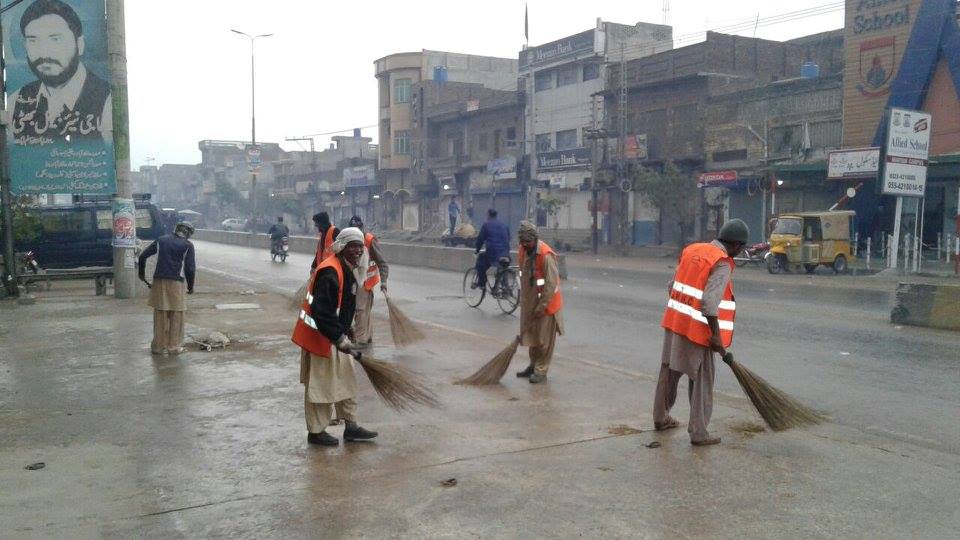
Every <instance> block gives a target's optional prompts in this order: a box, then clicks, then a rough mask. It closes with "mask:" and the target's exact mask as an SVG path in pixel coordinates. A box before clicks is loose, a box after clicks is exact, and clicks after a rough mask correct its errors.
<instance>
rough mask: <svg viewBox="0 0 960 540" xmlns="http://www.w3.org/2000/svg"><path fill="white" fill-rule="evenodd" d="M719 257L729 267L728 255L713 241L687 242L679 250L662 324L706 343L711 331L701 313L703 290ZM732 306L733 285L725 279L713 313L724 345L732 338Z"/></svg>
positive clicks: (695, 341) (677, 332) (734, 307)
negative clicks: (726, 282) (715, 311)
mask: <svg viewBox="0 0 960 540" xmlns="http://www.w3.org/2000/svg"><path fill="white" fill-rule="evenodd" d="M721 261H723V262H726V263H727V264H729V265H730V268H731V271H732V269H733V261H732V260H731V259H730V256H729V255H728V254H727V253H726V251H725V250H723V249H721V248H719V247H717V246H715V245H712V244H704V243H700V244H691V245H690V246H687V248H686V249H684V250H683V254H682V255H681V256H680V264H679V265H678V266H677V272H676V274H675V275H674V278H673V286H672V287H671V290H670V298H669V299H668V300H667V305H666V309H665V310H664V314H663V322H662V326H663V327H664V328H666V329H667V330H670V331H672V332H674V333H676V334H679V335H681V336H684V337H686V338H687V339H689V340H690V341H692V342H693V343H696V344H698V345H701V346H704V347H706V346H709V343H710V335H711V332H710V326H709V323H708V321H707V317H706V316H705V315H704V314H703V294H704V292H703V291H704V288H705V287H706V285H707V282H708V281H709V279H710V272H711V271H712V270H713V268H714V267H715V266H716V265H717V263H719V262H721ZM736 309H737V304H736V302H735V301H734V299H733V285H732V283H728V284H727V286H726V288H725V290H724V292H723V298H722V300H721V301H720V304H719V310H718V313H717V326H718V328H719V330H720V340H721V342H722V343H723V346H724V347H729V346H730V344H731V343H732V342H733V322H734V319H735V316H736Z"/></svg>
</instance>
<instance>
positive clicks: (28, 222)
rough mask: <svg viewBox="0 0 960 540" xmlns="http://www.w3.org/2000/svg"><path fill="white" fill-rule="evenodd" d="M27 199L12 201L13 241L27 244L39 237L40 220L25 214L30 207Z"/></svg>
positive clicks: (0, 222) (1, 230)
mask: <svg viewBox="0 0 960 540" xmlns="http://www.w3.org/2000/svg"><path fill="white" fill-rule="evenodd" d="M30 203H31V201H30V199H29V198H28V197H19V198H17V199H14V201H13V239H14V241H15V242H29V241H30V240H35V239H36V238H37V237H38V236H40V232H41V227H40V219H39V218H38V217H37V216H36V215H34V214H29V213H27V208H28V207H29V206H30ZM2 216H3V214H2V211H0V238H3V236H2V233H3V220H2Z"/></svg>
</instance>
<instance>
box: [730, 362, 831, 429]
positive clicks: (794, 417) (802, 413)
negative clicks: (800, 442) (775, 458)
mask: <svg viewBox="0 0 960 540" xmlns="http://www.w3.org/2000/svg"><path fill="white" fill-rule="evenodd" d="M723 360H724V361H725V362H726V363H727V365H729V366H730V369H731V370H733V374H734V376H735V377H736V378H737V382H739V383H740V388H742V389H743V393H744V394H746V395H747V397H748V398H750V402H751V403H752V404H753V406H754V408H755V409H757V412H758V413H760V417H761V418H763V421H764V422H765V423H766V424H767V426H769V427H770V429H772V430H773V431H783V430H785V429H790V428H792V427H799V426H804V425H813V424H819V423H821V422H823V421H824V420H826V417H825V416H824V415H823V414H821V413H819V412H817V411H815V410H813V409H811V408H809V407H807V406H806V405H803V404H802V403H800V402H799V401H797V400H795V399H794V398H792V397H790V396H789V395H788V394H786V393H785V392H783V391H782V390H779V389H777V388H775V387H774V386H772V385H771V384H770V383H768V382H767V381H765V380H764V379H763V378H762V377H760V376H759V375H757V374H756V373H754V372H752V371H750V370H749V369H747V368H746V367H744V366H743V365H742V364H740V363H738V362H736V361H734V359H733V355H732V354H729V353H727V356H725V357H724V359H723Z"/></svg>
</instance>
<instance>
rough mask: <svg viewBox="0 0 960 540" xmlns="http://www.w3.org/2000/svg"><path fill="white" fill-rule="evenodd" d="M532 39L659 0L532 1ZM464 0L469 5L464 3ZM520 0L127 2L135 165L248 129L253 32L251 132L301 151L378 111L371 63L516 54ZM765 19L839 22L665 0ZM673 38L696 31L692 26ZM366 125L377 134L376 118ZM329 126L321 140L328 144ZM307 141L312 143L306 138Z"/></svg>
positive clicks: (712, 18) (738, 2)
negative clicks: (434, 53) (397, 56)
mask: <svg viewBox="0 0 960 540" xmlns="http://www.w3.org/2000/svg"><path fill="white" fill-rule="evenodd" d="M528 4H529V10H530V44H531V45H537V44H540V43H545V42H548V41H553V40H555V39H559V38H561V37H564V36H567V35H570V34H574V33H577V32H581V31H583V30H587V29H589V28H592V27H593V26H594V24H595V21H596V18H597V17H601V18H603V19H604V20H607V21H613V22H619V23H624V24H635V23H637V22H639V21H644V22H651V23H661V22H662V21H663V11H662V8H663V2H662V0H634V1H627V0H591V1H576V2H575V1H568V0H531V1H530V2H528ZM467 6H471V7H469V8H468V7H467ZM818 7H822V8H823V9H821V10H820V11H827V13H825V14H821V15H816V16H805V17H802V18H799V19H796V20H792V21H788V22H783V23H779V24H769V25H763V24H762V23H763V20H764V19H765V18H768V17H772V16H776V15H779V14H783V13H792V12H797V11H801V10H806V9H811V8H818ZM523 10H524V2H523V1H522V0H486V1H484V2H481V3H476V2H469V3H467V2H459V1H456V0H430V1H428V0H404V1H392V2H388V1H381V0H365V1H364V0H360V1H346V2H344V1H337V2H333V1H326V0H256V1H254V0H165V1H162V2H161V1H157V0H127V1H126V15H127V60H128V71H129V79H128V83H129V92H130V128H131V144H132V156H131V158H132V165H133V167H139V166H140V165H144V164H146V160H145V158H147V157H153V158H155V159H156V164H161V163H197V162H199V161H200V152H199V150H198V149H197V142H198V141H200V140H201V139H230V140H249V138H250V48H249V40H247V39H246V38H244V37H243V36H239V35H237V34H234V33H232V32H230V29H231V28H236V29H238V30H241V31H244V32H247V33H251V34H265V33H271V32H272V33H273V34H274V36H273V37H269V38H262V39H258V40H257V45H256V50H257V54H256V58H257V69H256V73H257V140H259V141H263V142H280V143H281V144H282V145H283V146H284V147H285V148H287V149H288V150H292V149H297V148H298V146H297V144H296V143H287V142H284V141H283V139H284V138H287V137H295V136H301V135H305V134H313V133H324V132H329V131H335V130H343V129H349V128H353V127H361V126H370V125H373V124H375V123H376V121H377V116H376V115H377V94H376V90H377V87H376V81H375V79H374V76H373V61H374V60H376V59H377V58H380V57H382V56H386V55H388V54H392V53H395V52H403V51H418V50H421V49H432V50H441V51H453V52H462V53H471V54H481V55H490V56H503V57H511V58H516V57H517V53H518V51H519V50H520V49H521V47H522V45H523V42H524V37H523ZM758 16H759V17H760V20H761V26H760V27H759V28H757V29H756V36H757V37H762V38H767V39H776V40H784V39H790V38H794V37H798V36H803V35H807V34H812V33H816V32H821V31H826V30H833V29H836V28H840V27H841V26H842V25H843V2H840V1H832V2H831V1H829V0H794V1H792V2H789V3H788V2H770V1H769V0H733V1H730V2H717V1H715V0H671V2H670V17H669V24H670V25H672V26H673V35H674V38H675V39H676V38H680V37H681V36H689V35H690V34H696V33H698V32H703V31H704V30H705V29H707V28H709V29H718V28H720V27H723V26H728V25H731V24H737V23H747V24H746V26H747V27H748V28H744V29H743V30H739V31H736V32H732V33H736V34H740V35H746V36H752V35H754V29H753V27H752V25H750V24H749V22H750V21H752V20H755V19H756V18H757V17H758ZM686 39H687V41H684V42H683V43H677V46H682V45H688V44H692V43H695V42H697V41H702V40H703V35H702V34H700V35H699V36H694V37H693V38H692V39H691V38H689V37H687V38H686ZM363 133H364V135H365V136H371V137H374V138H376V130H375V129H372V128H371V129H365V130H364V132H363ZM328 143H329V137H323V138H318V139H317V145H318V146H317V148H318V149H321V148H324V147H325V146H326V145H327V144H328ZM303 144H304V147H306V143H303Z"/></svg>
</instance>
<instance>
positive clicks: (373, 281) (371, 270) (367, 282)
mask: <svg viewBox="0 0 960 540" xmlns="http://www.w3.org/2000/svg"><path fill="white" fill-rule="evenodd" d="M374 240H376V237H375V236H373V235H372V234H370V233H364V235H363V245H364V246H365V247H366V248H367V258H369V259H370V262H369V264H368V265H367V275H366V277H365V278H364V281H363V288H364V289H366V290H368V291H372V290H373V288H374V287H376V286H377V283H380V267H379V266H377V261H375V260H373V256H372V255H371V254H370V246H371V245H373V241H374Z"/></svg>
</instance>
